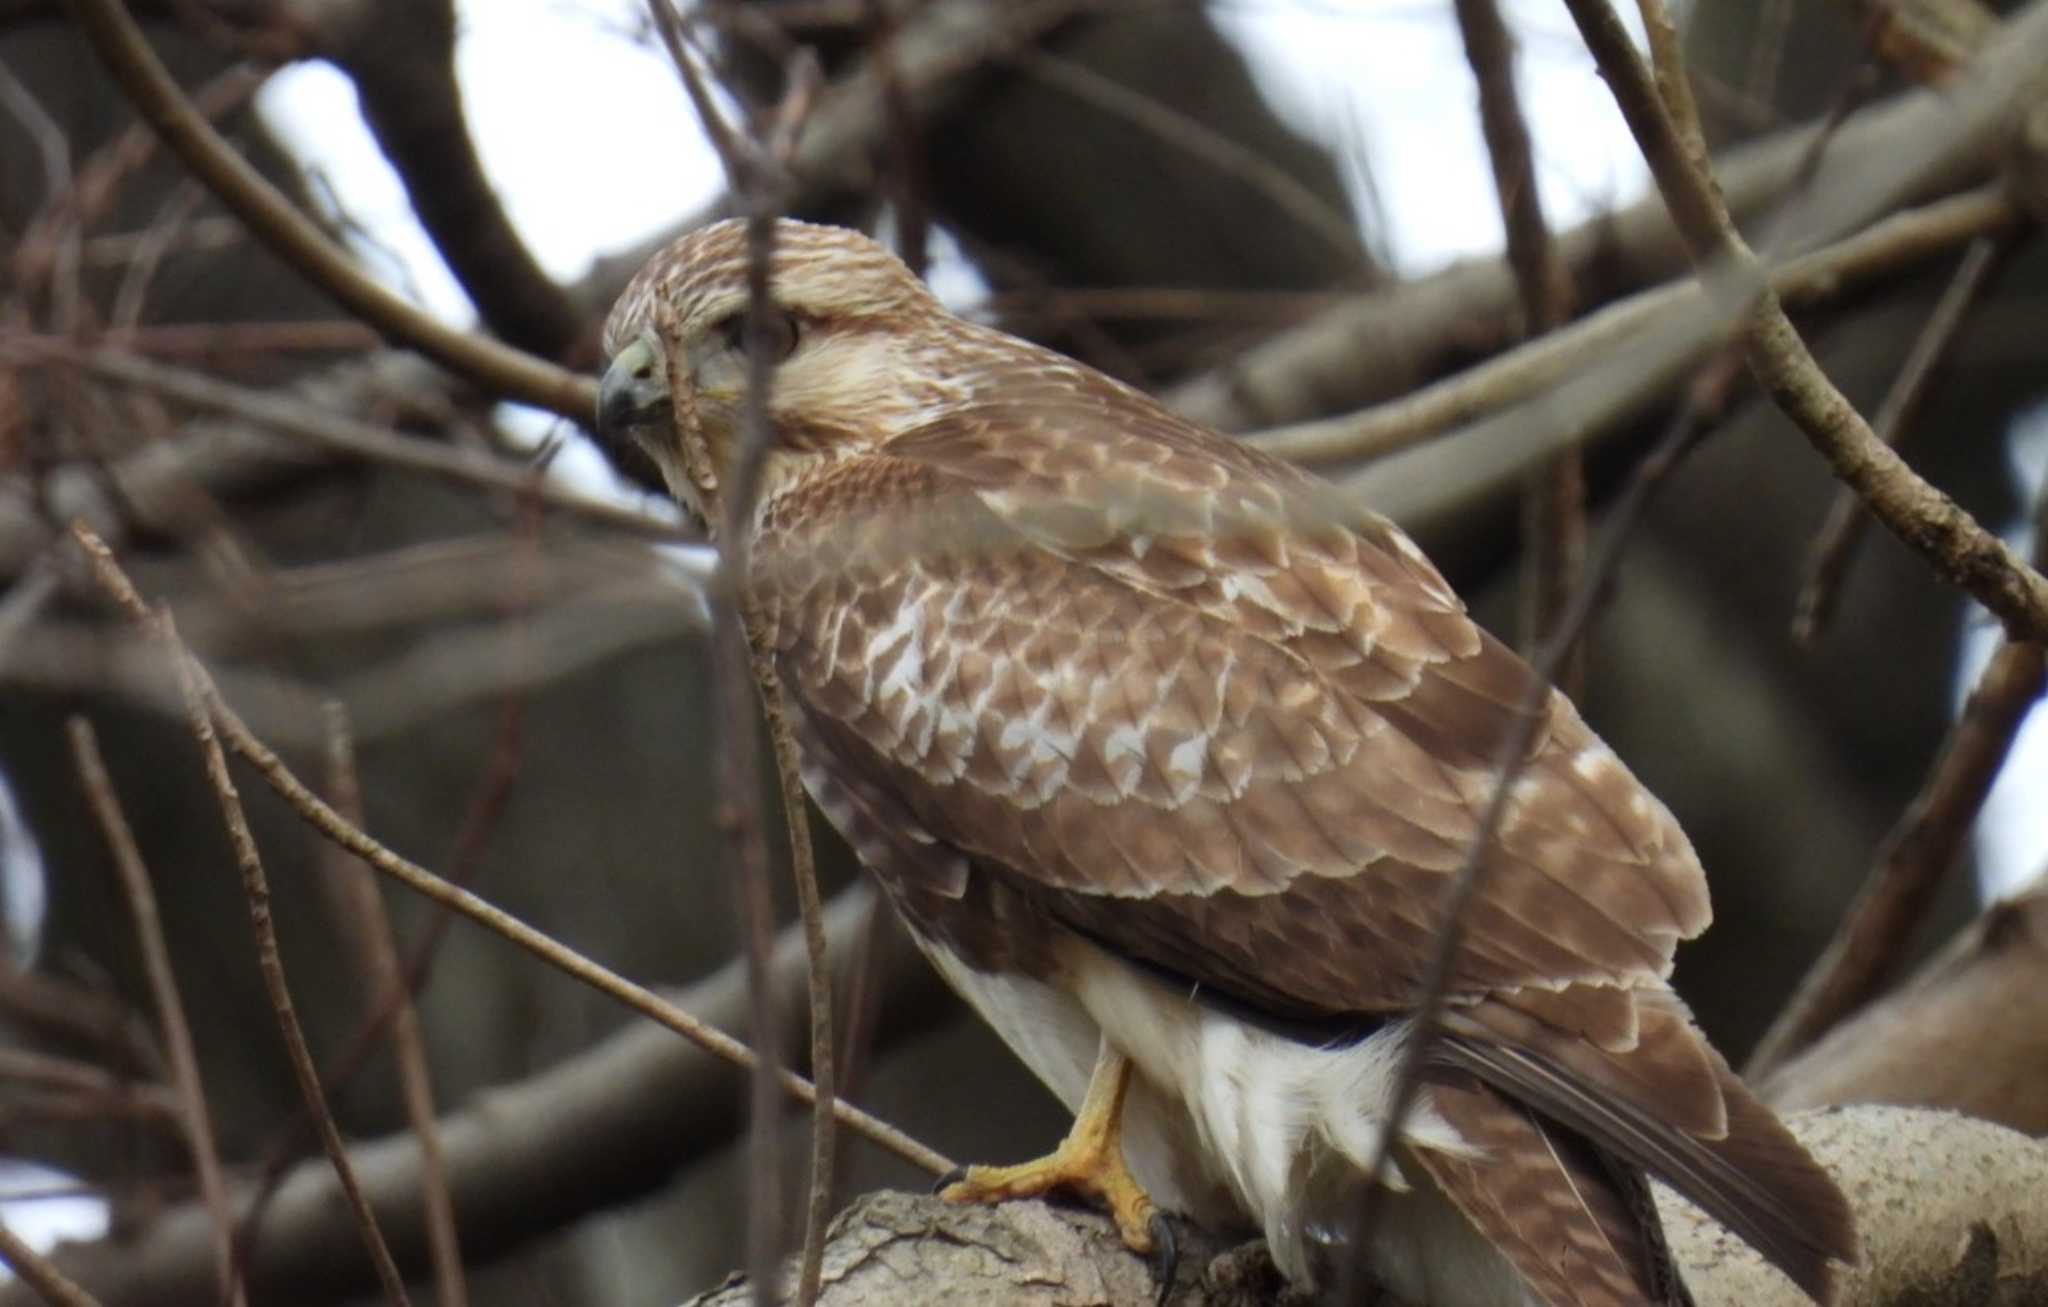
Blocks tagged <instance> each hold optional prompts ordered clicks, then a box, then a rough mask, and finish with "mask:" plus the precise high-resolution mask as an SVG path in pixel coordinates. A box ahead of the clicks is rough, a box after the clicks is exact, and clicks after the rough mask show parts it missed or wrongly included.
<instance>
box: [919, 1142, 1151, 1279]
mask: <svg viewBox="0 0 2048 1307" xmlns="http://www.w3.org/2000/svg"><path fill="white" fill-rule="evenodd" d="M1077 1124H1078V1123H1077ZM1075 1133H1076V1134H1078V1133H1080V1132H1079V1131H1078V1130H1077V1131H1076V1132H1075ZM1054 1190H1060V1191H1063V1192H1066V1193H1070V1194H1076V1195H1079V1196H1081V1197H1083V1198H1093V1199H1096V1200H1098V1201H1100V1202H1101V1203H1102V1205H1103V1206H1105V1207H1107V1208H1108V1209H1109V1214H1110V1216H1111V1218H1112V1219H1114V1220H1115V1221H1116V1228H1117V1233H1118V1234H1121V1235H1122V1236H1123V1240H1124V1246H1125V1247H1127V1248H1129V1249H1130V1250H1131V1251H1132V1252H1135V1253H1150V1252H1151V1251H1153V1249H1154V1248H1155V1247H1157V1246H1158V1241H1157V1239H1156V1238H1155V1237H1154V1234H1153V1231H1154V1228H1155V1223H1156V1222H1158V1221H1159V1209H1158V1207H1156V1206H1155V1205H1154V1204H1153V1202H1152V1199H1151V1197H1150V1196H1149V1195H1148V1194H1146V1192H1145V1191H1144V1189H1142V1188H1141V1187H1139V1185H1138V1181H1137V1179H1136V1178H1135V1177H1134V1176H1132V1175H1131V1172H1130V1168H1129V1167H1127V1166H1125V1165H1124V1154H1123V1149H1122V1147H1120V1146H1119V1145H1117V1144H1116V1143H1115V1142H1114V1141H1110V1144H1109V1147H1108V1148H1107V1149H1102V1148H1090V1147H1087V1146H1080V1147H1077V1146H1076V1144H1075V1138H1074V1136H1073V1135H1069V1136H1068V1137H1067V1140H1066V1142H1065V1143H1063V1144H1061V1145H1060V1146H1059V1149H1058V1150H1057V1151H1056V1152H1054V1153H1053V1154H1052V1155H1051V1156H1049V1157H1041V1158H1039V1159H1037V1160H1036V1161H1031V1162H1022V1163H1019V1164H1018V1165H1016V1166H970V1167H968V1168H967V1171H966V1174H965V1175H963V1176H961V1178H960V1179H958V1180H955V1181H953V1182H952V1183H951V1184H949V1185H947V1186H946V1187H945V1188H943V1189H941V1190H939V1197H941V1198H943V1199H945V1200H946V1201H947V1202H949V1203H999V1202H1002V1201H1003V1200H1005V1199H1008V1198H1036V1197H1038V1196H1039V1195H1040V1194H1046V1193H1051V1192H1053V1191H1054Z"/></svg>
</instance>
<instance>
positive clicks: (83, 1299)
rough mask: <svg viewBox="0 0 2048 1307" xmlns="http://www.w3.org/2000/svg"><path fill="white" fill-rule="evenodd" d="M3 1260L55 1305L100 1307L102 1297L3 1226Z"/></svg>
mask: <svg viewBox="0 0 2048 1307" xmlns="http://www.w3.org/2000/svg"><path fill="white" fill-rule="evenodd" d="M0 1262H5V1263H7V1267H8V1269H9V1270H11V1271H13V1272H14V1273H15V1274H16V1275H18V1276H20V1277H21V1280H22V1282H23V1283H24V1284H27V1285H29V1286H31V1287H32V1288H34V1289H35V1291H36V1292H37V1293H39V1294H41V1295H42V1298H43V1301H44V1302H47V1303H50V1304H52V1305H53V1307H99V1300H98V1299H97V1298H94V1297H93V1296H92V1295H91V1294H89V1293H87V1292H86V1291H85V1290H83V1289H81V1288H79V1287H78V1286H77V1285H76V1284H74V1283H72V1281H71V1280H70V1279H69V1278H67V1277H66V1276H65V1274H64V1273H63V1272H62V1271H60V1270H58V1269H57V1268H56V1267H55V1266H52V1265H51V1264H50V1263H49V1262H48V1261H47V1260H45V1259H44V1258H43V1256H42V1255H41V1254H40V1253H38V1252H36V1250H35V1249H33V1248H31V1247H29V1246H28V1243H27V1242H26V1241H25V1240H23V1239H22V1237H21V1236H20V1235H18V1234H16V1233H15V1232H14V1231H12V1230H10V1229H8V1228H7V1227H6V1226H5V1225H0Z"/></svg>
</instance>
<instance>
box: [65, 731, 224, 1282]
mask: <svg viewBox="0 0 2048 1307" xmlns="http://www.w3.org/2000/svg"><path fill="white" fill-rule="evenodd" d="M65 726H66V729H67V730H68V731H69V733H70V736H71V755H72V759H73V761H74V762H75V763H76V765H77V767H78V779H79V783H80V784H81V785H82V786H83V787H84V790H85V797H86V802H87V804H88V805H89V806H90V807H91V808H92V811H93V816H94V817H95V818H96V819H97V820H98V821H99V824H100V830H101V831H102V832H103V833H104V834H105V835H106V839H107V848H108V851H109V852H111V853H112V854H113V858H114V870H115V871H116V872H117V873H118V874H119V875H120V877H121V888H122V891H123V892H124V894H125V895H126V897H127V899H128V910H129V912H130V913H131V914H132V915H133V916H134V918H135V937H136V943H137V944H138V946H139V947H140V949H141V952H142V968H143V973H144V975H145V976H146V977H147V978H148V980H149V992H150V997H151V998H152V999H153V1000H154V1001H155V1003H156V1016H157V1024H158V1025H159V1027H160V1028H161V1029H162V1031H163V1041H164V1050H165V1055H166V1057H167V1060H168V1061H169V1063H170V1073H171V1085H172V1087H173V1088H174V1089H176V1091H177V1095H178V1106H179V1116H180V1120H181V1121H182V1122H183V1125H184V1130H185V1146H186V1147H187V1148H188V1149H190V1150H191V1153H192V1170H193V1173H194V1174H195V1175H196V1176H197V1177H198V1181H199V1194H200V1197H201V1199H202V1200H203V1201H204V1202H205V1204H206V1211H207V1215H208V1216H209V1217H210V1218H212V1223H213V1234H214V1272H215V1275H216V1277H217V1279H218V1282H219V1287H220V1301H221V1302H224V1303H241V1302H244V1301H246V1299H245V1297H244V1295H243V1292H242V1286H241V1283H240V1282H239V1281H238V1280H237V1278H236V1276H235V1217H234V1210H233V1208H232V1206H231V1205H230V1204H229V1201H228V1187H227V1180H226V1177H224V1176H223V1175H222V1174H221V1168H220V1148H219V1146H218V1145H217V1144H216V1143H215V1142H214V1136H213V1118H212V1115H211V1114H210V1113H209V1112H208V1111H207V1106H206V1084H205V1081H204V1080H202V1079H201V1077H200V1074H199V1055H198V1053H197V1052H196V1051H195V1050H194V1047H193V1044H192V1023H191V1022H190V1021H188V1020H187V1019H186V1017H185V1003H184V1000H183V999H182V998H180V997H179V994H178V978H177V974H176V973H175V972H174V971H172V970H171V954H170V949H169V947H168V946H167V945H166V944H165V942H164V929H163V918H162V914H160V913H159V912H158V911H157V902H156V891H155V890H154V889H153V888H151V886H150V880H149V868H148V867H147V866H145V865H144V864H143V861H142V849H141V847H140V846H138V845H137V844H136V842H135V833H134V831H133V830H132V829H131V828H130V827H129V825H128V818H127V815H126V814H125V813H123V812H122V811H121V800H120V797H119V796H118V795H117V794H116V793H115V792H114V780H113V777H111V776H110V775H108V774H107V764H106V761H105V759H104V758H102V757H101V756H100V745H99V739H98V737H97V735H96V734H95V733H94V731H93V728H92V723H91V722H89V721H87V720H86V719H85V718H83V717H73V718H71V720H70V721H68V722H66V723H65Z"/></svg>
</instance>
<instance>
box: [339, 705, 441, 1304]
mask: <svg viewBox="0 0 2048 1307" xmlns="http://www.w3.org/2000/svg"><path fill="white" fill-rule="evenodd" d="M325 709H326V711H325V712H324V713H323V714H322V715H323V716H324V717H325V719H326V722H327V739H328V746H327V775H328V792H329V793H331V794H332V795H333V796H334V800H333V801H334V806H335V809H336V810H337V811H339V812H340V813H341V814H342V815H344V816H345V817H347V818H348V819H349V820H350V821H352V822H354V823H355V824H356V825H358V826H360V825H362V824H363V800H362V790H361V787H360V785H359V783H358V782H357V779H356V762H355V739H354V736H353V735H352V733H351V732H350V730H349V725H348V711H347V710H346V709H345V708H343V707H342V706H341V705H340V704H339V703H335V702H332V701H330V702H328V703H327V704H326V705H325ZM328 847H329V848H330V849H334V851H335V852H336V854H337V855H338V856H336V857H335V858H334V859H333V864H334V865H333V871H334V877H333V881H334V884H335V887H336V888H337V889H338V891H339V893H340V896H341V898H342V899H343V900H344V901H345V903H346V904H347V907H348V910H347V911H346V912H344V913H342V914H341V916H342V919H343V920H344V921H346V922H348V923H349V925H350V927H351V930H350V934H351V935H352V936H353V938H354V940H355V944H356V949H357V952H358V953H359V954H360V955H361V960H362V966H363V973H364V976H365V978H366V979H367V980H368V982H369V983H368V985H367V986H366V989H367V993H368V996H369V999H370V1004H371V1007H372V1008H373V1012H372V1014H371V1016H372V1022H373V1023H374V1021H375V1017H376V1013H377V1012H378V1011H381V1010H382V1009H383V1007H384V1006H385V1005H386V1004H389V1005H390V1007H391V1047H392V1050H393V1052H394V1054H395V1055H396V1057H397V1061H398V1079H399V1086H400V1089H401V1090H402V1092H403V1094H404V1097H405V1115H406V1118H407V1120H408V1121H409V1122H410V1124H411V1126H412V1131H413V1134H414V1135H415V1136H416V1137H417V1138H418V1139H419V1142H420V1193H421V1206H422V1208H423V1209H424V1211H425V1215H426V1227H427V1249H428V1252H429V1253H430V1255H431V1257H432V1259H433V1263H434V1302H435V1304H436V1307H468V1303H469V1286H468V1283H467V1281H466V1280H465V1279H464V1277H463V1273H462V1243H461V1241H460V1239H458V1238H457V1236H456V1230H455V1203H454V1200H453V1198H451V1197H450V1195H449V1191H448V1166H447V1161H446V1158H445V1157H444V1155H443V1152H442V1149H441V1128H440V1122H439V1121H437V1120H436V1119H435V1117H434V1084H433V1079H432V1073H431V1072H430V1071H429V1070H428V1067H427V1045H426V1040H425V1038H424V1036H423V1035H422V1034H421V1031H420V1017H419V1009H418V1008H417V1007H415V1006H414V1004H413V1001H412V986H411V984H410V983H409V981H408V978H407V976H406V975H405V971H404V969H403V968H402V967H401V966H400V965H399V961H398V943H397V940H395V939H394V938H393V937H392V933H391V915H390V913H388V912H386V911H385V909H384V899H383V896H382V895H381V894H379V893H378V892H377V880H376V877H375V876H373V875H372V874H371V872H370V869H369V868H368V867H366V866H364V865H363V861H362V859H361V858H357V857H354V856H352V855H350V854H348V853H346V852H342V851H341V850H339V849H338V848H335V846H333V845H329V846H328ZM447 919H448V918H447V914H445V913H443V914H442V915H441V916H440V917H439V918H437V920H438V921H446V920H447Z"/></svg>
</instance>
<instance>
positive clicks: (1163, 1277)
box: [1149, 1212, 1180, 1307]
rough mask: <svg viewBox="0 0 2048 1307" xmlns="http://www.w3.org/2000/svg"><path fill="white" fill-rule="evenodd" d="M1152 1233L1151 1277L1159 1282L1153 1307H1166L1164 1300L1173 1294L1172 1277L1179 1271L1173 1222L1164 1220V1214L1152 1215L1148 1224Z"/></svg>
mask: <svg viewBox="0 0 2048 1307" xmlns="http://www.w3.org/2000/svg"><path fill="white" fill-rule="evenodd" d="M1149 1228H1150V1230H1151V1231H1152V1256H1151V1258H1150V1259H1149V1260H1150V1261H1151V1263H1152V1277H1153V1278H1154V1279H1156V1280H1157V1281H1159V1297H1158V1298H1156V1299H1154V1300H1153V1307H1166V1300H1167V1299H1168V1298H1169V1297H1171V1296H1172V1294H1173V1277H1174V1276H1175V1274H1177V1273H1178V1272H1179V1271H1180V1244H1179V1242H1178V1241H1177V1240H1176V1239H1175V1237H1174V1233H1173V1222H1172V1221H1169V1220H1167V1219H1166V1213H1165V1212H1154V1213H1152V1220H1151V1221H1150V1222H1149Z"/></svg>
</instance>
